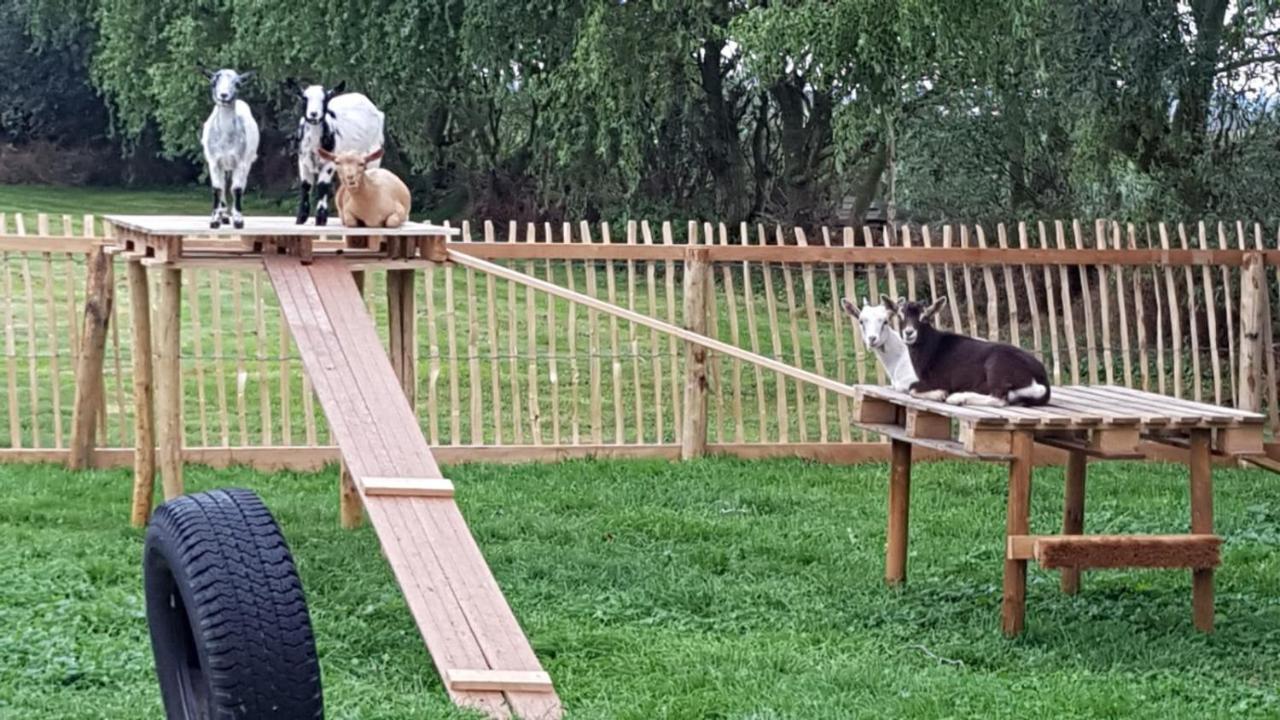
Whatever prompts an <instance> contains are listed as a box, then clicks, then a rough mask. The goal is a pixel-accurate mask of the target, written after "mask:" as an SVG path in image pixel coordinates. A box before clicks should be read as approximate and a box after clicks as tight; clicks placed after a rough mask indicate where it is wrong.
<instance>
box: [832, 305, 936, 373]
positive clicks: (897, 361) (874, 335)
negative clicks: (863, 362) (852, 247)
mask: <svg viewBox="0 0 1280 720" xmlns="http://www.w3.org/2000/svg"><path fill="white" fill-rule="evenodd" d="M840 307H842V308H844V311H845V312H847V313H849V314H850V315H852V316H853V318H854V319H855V320H857V321H858V325H859V326H860V327H861V328H862V341H863V342H865V343H866V344H867V347H869V348H871V352H873V353H875V356H876V359H877V360H879V361H880V365H881V367H883V368H884V369H885V372H887V373H889V383H890V384H891V385H892V386H893V389H894V390H897V391H898V392H906V391H907V390H909V389H910V388H911V386H912V384H914V383H915V382H916V380H919V378H918V377H917V376H916V370H915V368H914V367H913V366H912V365H911V355H910V353H909V352H908V351H907V344H906V343H905V342H903V341H902V336H901V335H899V334H898V331H897V330H895V329H894V328H893V325H891V324H890V322H891V321H892V320H893V317H894V315H897V314H898V306H897V305H895V304H894V302H893V300H892V299H890V297H889V296H888V295H881V296H880V304H879V305H872V304H871V301H870V300H869V299H867V298H865V297H864V298H862V309H861V310H859V309H858V306H857V305H856V304H854V302H853V301H852V300H850V299H848V298H841V299H840Z"/></svg>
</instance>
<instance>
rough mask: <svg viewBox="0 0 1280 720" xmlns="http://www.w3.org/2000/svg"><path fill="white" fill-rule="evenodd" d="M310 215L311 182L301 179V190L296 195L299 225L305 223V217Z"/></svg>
mask: <svg viewBox="0 0 1280 720" xmlns="http://www.w3.org/2000/svg"><path fill="white" fill-rule="evenodd" d="M310 216H311V183H309V182H307V181H306V180H303V181H302V192H301V193H299V195H298V216H297V221H298V224H299V225H305V224H307V218H308V217H310Z"/></svg>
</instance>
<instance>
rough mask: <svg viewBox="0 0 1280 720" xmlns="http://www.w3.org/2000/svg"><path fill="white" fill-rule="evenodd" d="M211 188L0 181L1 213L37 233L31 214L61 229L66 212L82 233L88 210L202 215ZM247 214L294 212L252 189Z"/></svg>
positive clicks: (207, 202) (205, 211)
mask: <svg viewBox="0 0 1280 720" xmlns="http://www.w3.org/2000/svg"><path fill="white" fill-rule="evenodd" d="M209 193H210V190H209V188H207V187H205V186H203V185H199V186H196V185H193V186H191V187H179V188H147V189H135V188H99V187H58V186H50V185H0V213H9V214H12V213H23V214H24V215H30V216H32V218H31V219H30V220H28V222H30V223H31V225H30V226H29V227H28V228H27V232H35V225H34V223H35V220H34V216H35V215H36V214H38V213H48V214H49V215H50V216H51V221H52V222H53V223H54V225H55V232H57V231H59V230H61V225H60V224H61V220H60V217H61V216H62V215H70V216H71V218H72V221H73V222H74V231H75V232H76V233H79V232H80V227H81V225H80V222H81V219H82V218H83V217H84V216H85V215H86V214H92V215H107V214H113V213H114V214H121V215H128V214H138V215H205V214H208V212H209V209H210V197H209ZM244 209H245V212H246V213H254V212H256V213H270V214H275V215H278V214H281V213H283V214H286V215H291V214H293V207H292V206H291V205H290V203H289V202H288V201H287V200H280V199H276V198H274V197H267V196H264V195H262V194H260V193H256V192H253V191H250V192H248V193H247V194H246V195H245V203H244Z"/></svg>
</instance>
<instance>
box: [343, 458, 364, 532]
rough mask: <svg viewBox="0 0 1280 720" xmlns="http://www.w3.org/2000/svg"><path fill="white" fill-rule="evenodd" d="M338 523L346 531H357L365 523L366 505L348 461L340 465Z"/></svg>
mask: <svg viewBox="0 0 1280 720" xmlns="http://www.w3.org/2000/svg"><path fill="white" fill-rule="evenodd" d="M338 521H339V522H340V523H341V524H342V527H343V529H344V530H355V529H356V528H358V527H360V525H361V523H362V522H364V504H363V503H361V502H360V492H359V491H358V490H356V482H355V479H354V478H352V477H351V468H349V467H347V461H346V460H342V461H340V462H339V464H338Z"/></svg>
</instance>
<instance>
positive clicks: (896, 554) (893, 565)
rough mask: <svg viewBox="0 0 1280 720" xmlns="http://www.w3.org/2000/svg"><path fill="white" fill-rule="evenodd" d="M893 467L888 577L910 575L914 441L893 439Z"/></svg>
mask: <svg viewBox="0 0 1280 720" xmlns="http://www.w3.org/2000/svg"><path fill="white" fill-rule="evenodd" d="M891 445H892V448H893V449H892V456H893V461H892V465H890V467H889V527H888V530H887V531H886V539H885V558H884V581H885V582H886V583H888V584H889V585H898V584H899V583H902V582H904V581H905V580H906V579H907V528H908V518H909V514H910V509H911V443H909V442H906V441H905V440H893V441H892V442H891Z"/></svg>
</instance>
